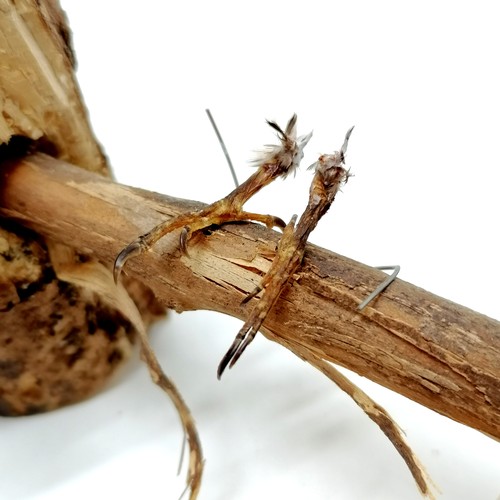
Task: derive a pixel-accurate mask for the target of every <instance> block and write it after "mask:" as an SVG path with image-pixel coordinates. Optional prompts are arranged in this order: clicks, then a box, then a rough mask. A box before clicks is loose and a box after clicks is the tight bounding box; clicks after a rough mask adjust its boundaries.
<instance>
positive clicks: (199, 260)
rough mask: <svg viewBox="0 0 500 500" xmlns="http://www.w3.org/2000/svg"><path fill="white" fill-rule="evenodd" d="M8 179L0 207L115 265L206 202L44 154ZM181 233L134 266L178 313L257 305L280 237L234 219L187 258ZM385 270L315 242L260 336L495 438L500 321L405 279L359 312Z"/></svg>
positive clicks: (199, 241)
mask: <svg viewBox="0 0 500 500" xmlns="http://www.w3.org/2000/svg"><path fill="white" fill-rule="evenodd" d="M1 176H2V177H1V191H0V215H2V216H5V217H9V218H13V219H17V220H18V221H20V222H22V223H23V224H24V225H26V226H28V227H31V228H33V229H35V230H36V231H37V232H39V233H41V234H42V235H44V236H46V237H50V238H51V239H53V240H55V241H59V242H64V243H67V244H71V245H72V246H74V247H75V248H76V249H78V252H80V253H84V254H88V255H89V256H93V257H96V258H97V259H99V260H100V261H102V262H104V263H106V264H107V265H109V266H110V267H111V265H112V262H113V260H114V258H115V256H116V255H117V253H118V252H119V251H120V250H121V249H122V248H123V247H124V246H125V245H126V244H128V243H129V242H130V241H131V240H133V239H135V238H136V237H137V236H138V235H139V234H142V233H144V232H145V231H147V230H149V229H150V228H151V227H153V226H154V225H155V224H157V223H158V222H159V221H161V220H164V219H165V218H168V217H171V216H174V215H177V214H178V213H181V212H184V211H187V210H193V209H198V208H200V207H201V206H202V205H201V204H200V203H197V202H193V201H187V200H181V199H177V198H173V197H169V196H164V195H159V194H156V193H151V192H148V191H144V190H140V189H136V188H131V187H127V186H122V185H119V184H115V183H113V182H111V181H110V180H108V179H105V178H103V177H101V176H98V175H95V174H93V173H91V172H87V171H85V170H83V169H80V168H77V167H74V166H72V165H69V164H67V163H65V162H62V161H59V160H56V159H54V158H51V157H49V156H46V155H43V154H40V153H37V154H35V155H32V156H30V157H27V158H24V159H22V160H18V161H15V162H12V163H11V164H10V166H9V167H8V168H6V169H5V170H3V171H2V173H1ZM178 236H179V235H178V234H177V233H174V234H172V235H169V236H167V237H165V238H164V239H163V240H161V241H160V242H159V243H158V244H157V245H156V246H155V247H154V248H153V249H152V250H151V251H150V252H148V253H147V254H144V255H142V256H140V257H138V258H135V259H132V260H131V261H130V262H129V263H127V266H126V273H127V274H129V275H131V276H132V277H135V278H137V279H140V280H142V281H143V282H145V283H147V285H148V286H149V287H150V288H151V289H152V290H153V291H154V293H155V295H156V296H157V297H158V299H159V300H160V301H161V302H163V304H165V305H166V306H167V307H169V308H173V309H175V310H176V311H179V312H180V311H186V310H194V309H207V310H213V311H220V312H223V313H225V314H230V315H232V316H235V317H237V318H240V319H244V318H245V317H246V314H247V308H248V307H252V303H253V302H250V303H249V304H247V305H246V306H244V307H243V306H241V305H240V302H241V300H242V299H243V298H244V296H245V293H247V292H249V291H251V290H253V289H254V287H255V285H256V284H257V283H258V282H259V280H260V279H261V277H262V275H263V273H265V272H266V270H267V269H268V268H269V266H270V263H271V261H272V258H273V255H274V251H275V246H276V243H277V241H278V239H279V234H278V233H276V232H274V231H271V230H268V229H266V228H264V227H261V226H258V225H255V224H228V225H225V226H224V227H223V228H220V229H217V230H214V231H213V232H212V233H211V234H210V235H204V234H197V235H196V236H195V237H194V238H193V239H192V240H191V241H190V244H189V256H185V255H182V254H181V252H180V251H179V248H178ZM384 277H385V275H384V274H383V273H382V272H380V271H377V270H375V269H373V268H371V267H368V266H365V265H363V264H360V263H358V262H355V261H353V260H350V259H348V258H346V257H342V256H340V255H337V254H335V253H333V252H330V251H328V250H325V249H322V248H318V247H316V246H314V245H308V247H307V251H306V256H305V259H304V262H303V265H302V267H301V268H300V271H299V272H298V273H297V274H296V275H295V276H294V277H293V279H292V280H290V281H289V283H288V285H287V287H286V288H285V290H284V291H283V293H282V294H281V297H280V299H279V300H278V302H277V303H276V305H275V307H274V308H273V310H272V311H271V313H270V315H269V316H268V318H267V319H266V322H265V328H264V329H263V333H264V335H266V336H268V337H269V338H270V339H272V340H274V341H276V342H282V343H283V344H286V345H287V346H288V347H289V346H290V345H292V346H293V345H294V344H295V345H298V346H300V348H305V349H308V350H310V351H312V352H313V353H315V354H316V355H318V356H320V357H321V358H323V359H325V360H328V361H331V362H334V363H337V364H339V365H342V366H345V367H346V368H349V369H351V370H354V371H355V372H357V373H359V374H360V375H363V376H365V377H368V378H370V379H371V380H373V381H375V382H378V383H380V384H381V385H384V386H385V387H388V388H389V389H392V390H394V391H397V392H399V393H400V394H403V395H405V396H407V397H409V398H410V399H413V400H414V401H417V402H419V403H421V404H423V405H425V406H427V407H428V408H431V409H433V410H435V411H437V412H439V413H441V414H443V415H446V416H447V417H450V418H452V419H454V420H456V421H458V422H461V423H463V424H466V425H468V426H470V427H473V428H475V429H478V430H480V431H482V432H484V433H486V434H488V435H489V436H491V437H494V438H497V439H499V438H500V323H499V322H498V321H496V320H494V319H491V318H488V317H486V316H484V315H481V314H479V313H476V312H474V311H472V310H470V309H467V308H466V307H463V306H460V305H458V304H455V303H452V302H450V301H448V300H446V299H443V298H440V297H437V296H436V295H433V294H431V293H429V292H427V291H425V290H422V289H420V288H418V287H416V286H413V285H411V284H409V283H406V282H404V281H402V280H399V279H398V280H396V282H395V283H393V284H392V285H391V286H390V287H389V288H388V289H387V290H386V291H385V292H384V293H383V294H382V295H381V296H379V297H378V298H377V299H376V300H375V301H374V302H372V303H371V304H370V305H369V306H368V307H367V308H366V309H365V310H363V311H362V312H358V311H357V309H356V308H357V306H358V304H359V303H360V302H361V301H362V299H363V298H364V297H365V296H366V295H367V293H369V292H370V291H371V290H372V289H373V288H374V287H375V286H376V285H377V284H378V283H380V281H381V280H382V279H383V278H384ZM254 300H258V299H254ZM235 333H236V332H235ZM214 371H215V367H214Z"/></svg>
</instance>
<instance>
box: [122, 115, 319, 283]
mask: <svg viewBox="0 0 500 500" xmlns="http://www.w3.org/2000/svg"><path fill="white" fill-rule="evenodd" d="M296 122H297V116H296V115H293V116H292V118H291V119H290V120H289V122H288V124H287V127H286V129H285V131H283V130H282V129H281V128H280V127H279V126H278V125H277V124H276V123H274V122H268V124H269V125H270V126H271V127H272V128H273V129H274V130H276V131H277V132H278V138H279V140H280V143H281V144H279V145H277V146H267V147H266V149H265V151H264V152H263V153H262V154H261V155H260V157H259V158H258V160H257V161H256V165H257V171H256V172H255V173H254V174H253V175H251V176H250V177H249V178H248V179H247V180H246V181H245V182H243V183H242V184H241V185H240V186H238V187H237V188H236V189H234V190H233V191H232V192H231V193H229V195H227V196H226V197H225V198H222V199H221V200H218V201H216V202H215V203H212V204H211V205H209V206H207V207H206V208H204V209H202V210H199V211H196V212H191V213H187V214H181V215H179V216H177V217H174V218H173V219H170V220H169V221H166V222H163V223H161V224H159V225H158V226H156V227H155V228H153V229H152V230H151V231H149V232H148V233H146V234H144V235H142V236H140V237H139V238H137V239H136V240H135V241H133V242H132V243H130V244H129V245H128V246H127V247H125V248H124V249H123V250H122V251H121V252H120V253H119V254H118V257H117V258H116V260H115V263H114V269H113V275H114V279H115V282H116V281H117V280H118V278H119V276H120V273H121V271H122V269H123V267H124V266H125V263H126V262H127V261H128V260H129V259H130V258H132V257H137V256H138V255H141V254H142V253H144V252H145V251H147V250H149V249H150V248H151V247H152V246H153V245H154V244H155V243H156V242H157V241H158V240H160V239H161V238H162V237H163V236H165V235H166V234H168V233H171V232H172V231H175V230H177V229H182V233H181V236H180V246H181V248H182V250H183V251H184V252H185V253H186V252H187V242H188V240H189V237H190V235H191V234H192V233H194V232H196V231H199V230H201V229H204V228H206V227H209V226H211V225H213V224H216V225H221V224H224V223H227V222H232V221H242V220H254V221H256V222H262V223H264V224H266V226H267V227H274V226H278V227H284V226H285V223H284V222H283V221H282V220H281V219H280V218H278V217H274V216H270V215H261V214H254V213H250V212H244V211H243V209H242V208H243V205H244V204H245V202H247V201H248V200H249V199H250V198H251V197H252V196H253V195H254V194H255V193H257V192H258V191H260V189H262V188H263V187H264V186H266V185H267V184H269V183H270V182H272V181H273V180H274V179H276V178H278V177H283V178H284V177H286V176H287V175H288V174H290V173H292V172H294V171H295V169H296V168H297V167H298V166H299V164H300V161H301V160H302V157H303V156H304V154H303V149H304V147H305V146H306V144H307V142H308V141H309V139H310V138H311V135H312V133H310V134H308V135H306V136H302V137H299V138H297V133H296Z"/></svg>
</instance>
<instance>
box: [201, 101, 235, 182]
mask: <svg viewBox="0 0 500 500" xmlns="http://www.w3.org/2000/svg"><path fill="white" fill-rule="evenodd" d="M205 111H206V113H207V115H208V119H209V120H210V123H211V124H212V127H213V128H214V131H215V135H216V136H217V139H219V144H220V147H221V148H222V151H224V155H225V157H226V160H227V164H228V165H229V170H231V175H232V176H233V181H234V185H235V186H236V187H238V186H239V185H240V183H239V182H238V178H237V177H236V172H235V170H234V167H233V162H232V161H231V158H230V156H229V153H228V152H227V149H226V145H225V144H224V141H223V140H222V137H221V135H220V133H219V129H218V128H217V125H216V124H215V120H214V119H213V116H212V113H210V110H209V109H208V108H207V109H206V110H205Z"/></svg>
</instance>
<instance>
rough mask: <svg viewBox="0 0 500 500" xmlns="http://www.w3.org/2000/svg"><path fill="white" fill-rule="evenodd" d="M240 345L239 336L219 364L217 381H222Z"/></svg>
mask: <svg viewBox="0 0 500 500" xmlns="http://www.w3.org/2000/svg"><path fill="white" fill-rule="evenodd" d="M239 344H240V339H239V338H238V336H237V337H236V338H235V339H234V342H233V344H232V345H231V347H230V348H229V350H228V351H227V352H226V354H224V357H223V358H222V360H221V362H220V363H219V366H218V368H217V379H218V380H220V378H221V377H222V374H223V373H224V370H225V369H226V367H227V365H228V364H229V363H230V362H231V359H232V357H233V356H234V353H235V352H236V351H237V350H238V346H239Z"/></svg>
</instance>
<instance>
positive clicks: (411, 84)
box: [0, 0, 500, 500]
mask: <svg viewBox="0 0 500 500" xmlns="http://www.w3.org/2000/svg"><path fill="white" fill-rule="evenodd" d="M62 3H63V7H64V8H65V9H66V11H67V13H68V16H69V20H70V24H71V26H72V28H73V31H74V44H75V49H76V52H77V57H78V61H79V69H78V78H79V81H80V85H81V87H82V92H83V94H84V97H85V100H86V103H87V105H88V107H89V110H90V115H91V119H92V123H93V126H94V129H95V132H96V135H97V136H98V138H99V140H100V141H101V142H102V144H103V145H104V147H105V150H106V152H107V154H108V156H109V158H110V162H111V164H112V165H113V168H114V172H115V175H116V177H117V179H118V180H119V181H120V182H123V183H126V184H132V185H136V186H140V187H144V188H148V189H152V190H156V191H160V192H164V193H167V194H171V195H175V196H179V197H185V198H191V199H198V200H201V201H206V202H211V201H214V200H215V199H218V198H220V197H222V196H224V195H225V194H226V193H228V192H229V191H230V190H231V189H232V187H233V186H232V179H231V176H230V174H229V171H228V170H227V167H226V164H225V161H224V157H223V155H222V153H221V151H220V148H219V145H218V143H217V140H216V138H215V135H214V133H213V131H212V129H211V127H210V124H209V122H208V120H207V118H206V116H205V112H204V109H205V108H206V107H209V108H211V110H212V113H213V114H214V117H215V119H216V121H217V123H218V125H219V128H220V130H221V133H222V134H223V137H224V139H225V142H226V145H227V147H228V149H229V151H230V153H231V155H232V159H233V162H234V164H235V165H236V168H237V173H238V176H239V178H240V180H243V179H244V178H246V176H248V175H249V174H250V173H251V170H250V167H248V165H247V160H248V159H249V158H250V157H251V154H252V150H254V149H257V148H259V147H260V146H261V145H263V144H265V143H270V142H273V141H274V135H273V132H272V131H271V130H270V129H269V128H268V127H267V126H266V125H265V123H264V119H265V118H270V119H275V120H277V121H278V122H279V123H280V124H282V125H285V123H286V121H287V119H288V118H289V117H290V116H291V114H292V113H293V112H297V114H298V116H299V121H298V124H299V132H300V133H306V132H308V131H309V130H311V129H314V136H313V138H312V140H311V142H310V143H309V146H308V147H307V150H306V157H305V158H304V162H303V168H302V169H301V172H300V173H299V174H297V176H296V178H295V179H293V178H292V179H288V180H287V181H286V182H284V183H283V182H281V181H277V182H276V183H275V184H274V185H273V186H271V187H269V188H267V189H266V190H264V191H263V192H262V193H260V194H259V195H258V196H256V197H255V199H254V200H252V201H251V202H250V203H249V204H248V208H250V209H253V210H254V211H260V212H264V213H275V214H277V215H279V216H281V217H282V218H284V219H285V220H288V219H289V218H290V216H291V215H292V214H293V213H300V212H301V211H302V209H303V207H304V206H305V203H306V199H307V191H308V188H309V182H310V179H311V173H310V172H307V171H306V169H305V166H307V165H309V164H310V163H312V162H313V161H315V159H316V158H317V156H318V154H320V153H329V152H332V151H333V150H335V149H338V148H339V147H340V145H341V144H342V141H343V137H344V134H345V131H346V130H347V128H348V127H350V126H351V125H353V124H354V125H356V128H355V130H354V132H353V135H352V137H351V142H350V144H349V150H348V154H347V164H348V166H350V167H351V169H352V172H353V173H354V174H355V177H353V178H352V179H350V181H349V183H348V184H347V185H346V187H345V188H344V190H343V193H342V194H340V195H339V196H338V197H337V200H336V201H335V203H334V206H333V207H332V209H331V210H330V212H329V213H328V215H327V216H326V217H325V218H324V220H323V221H322V222H321V223H320V225H319V227H318V229H317V230H316V231H315V232H314V233H313V235H312V238H311V240H312V241H313V242H314V243H316V244H319V245H322V246H324V247H326V248H329V249H331V250H334V251H336V252H338V253H341V254H344V255H346V256H349V257H351V258H354V259H357V260H360V261H362V262H365V263H368V264H372V265H382V264H391V263H398V264H400V265H401V266H402V271H401V274H400V277H401V278H402V279H404V280H407V281H410V282H412V283H414V284H416V285H419V286H422V287H423V288H426V289H428V290H430V291H432V292H434V293H437V294H439V295H442V296H444V297H447V298H448V299H451V300H454V301H456V302H459V303H461V304H464V305H467V306H468V307H471V308H472V309H475V310H477V311H480V312H482V313H485V314H487V315H489V316H492V317H494V318H497V319H500V310H499V300H498V299H499V292H498V283H499V282H500V270H499V264H498V255H499V253H500V244H499V242H498V214H499V210H500V197H499V196H498V189H499V185H500V174H499V171H500V155H499V149H498V143H499V137H500V98H499V88H500V77H499V73H498V71H499V47H500V34H499V29H498V19H499V17H498V12H497V7H496V6H497V4H496V2H483V1H478V2H450V1H442V2H435V1H434V2H430V1H420V2H411V3H410V2H395V1H394V2H389V1H377V2H366V1H365V2H363V1H351V2H339V1H336V2H319V1H310V0H309V1H307V2H294V1H288V2H277V1H267V2H263V1H256V0H254V1H253V2H245V3H242V2H220V1H214V0H213V1H209V2H202V1H190V2H189V1H185V2H160V1H156V2H155V1H142V2H127V1H123V2H113V1H108V2H98V1H95V0H93V1H86V2H81V1H76V0H66V1H63V2H62ZM143 229H144V230H146V229H148V228H143ZM239 326H240V322H239V321H237V320H235V319H233V318H228V317H224V316H221V315H217V314H215V313H208V312H199V313H189V314H188V313H185V314H182V315H180V316H179V315H176V314H174V313H171V314H169V316H168V319H167V320H166V321H164V322H161V323H158V324H157V325H156V327H155V328H154V330H153V334H152V338H153V342H154V345H155V348H156V349H157V352H158V355H159V357H160V359H161V362H162V363H163V366H164V367H165V370H166V372H167V373H168V374H169V375H170V376H171V377H172V378H173V379H174V380H175V382H176V383H177V385H178V387H179V389H180V390H181V392H182V393H183V394H184V396H185V398H186V400H187V402H188V404H189V405H190V407H191V409H192V411H193V414H194V415H195V417H196V420H197V424H198V426H199V431H200V434H201V438H202V442H203V446H204V452H205V456H206V472H205V476H204V479H203V486H202V491H201V495H200V498H201V499H202V500H225V499H236V500H243V499H255V498H262V499H270V498H289V499H295V498H301V499H302V498H308V499H320V500H322V499H330V498H335V499H346V500H348V499H367V498H369V499H404V500H405V499H417V498H419V495H418V493H417V490H416V488H415V486H414V483H413V480H412V478H411V477H410V474H409V473H408V471H407V470H406V468H405V465H404V464H403V461H402V460H401V459H400V457H399V455H398V454H397V453H396V451H395V450H394V449H393V448H392V446H391V445H390V444H389V442H388V441H387V440H386V438H385V437H384V436H383V435H382V433H381V432H380V431H379V429H378V428H377V427H376V426H375V425H374V424H373V423H372V422H371V421H370V420H369V419H368V418H367V417H366V416H365V415H364V414H363V413H362V412H361V411H360V410H359V409H358V408H357V407H356V405H355V404H354V403H353V402H352V401H351V400H350V399H349V398H348V397H346V396H345V395H344V394H343V393H341V392H340V391H339V390H338V389H337V388H336V387H335V386H334V385H333V384H332V383H330V382H329V381H328V380H326V379H325V378H324V377H323V376H322V375H320V374H319V373H317V372H315V370H314V369H312V368H310V367H308V366H307V365H306V364H304V363H302V362H300V361H299V360H298V359H297V358H295V357H294V356H293V355H292V354H290V353H288V352H286V351H285V350H284V349H282V348H280V347H279V346H276V345H273V344H272V343H271V342H269V341H267V340H265V339H262V338H260V337H259V338H257V340H256V341H255V342H254V343H253V344H252V346H251V348H250V349H248V351H247V352H246V353H245V355H244V356H243V358H242V359H241V360H240V362H239V363H238V365H237V366H236V367H235V369H233V370H231V371H230V372H228V373H226V374H225V376H224V377H223V380H222V381H221V382H218V381H217V380H216V376H215V371H216V367H217V364H218V362H219V360H220V358H221V356H222V355H223V354H224V352H225V351H226V349H227V347H228V346H229V344H230V342H231V341H232V339H233V337H234V335H235V334H236V332H237V330H238V329H239ZM355 379H356V381H359V383H360V384H361V385H362V386H363V387H364V388H365V389H366V390H367V391H368V392H369V393H370V395H371V396H372V397H374V398H375V399H376V400H377V401H378V402H379V403H381V404H382V405H384V406H385V407H386V408H387V409H388V410H389V411H390V413H391V414H392V415H393V416H394V417H395V419H396V420H397V421H398V423H399V424H400V425H401V427H402V428H403V429H404V430H405V431H406V433H407V436H408V439H409V441H410V443H411V444H412V446H413V448H414V450H415V451H416V452H417V454H418V455H419V457H420V459H421V461H422V462H423V463H424V464H425V465H426V466H427V469H428V471H429V473H430V474H431V476H432V477H433V479H434V481H435V483H436V484H437V485H438V487H439V488H440V490H441V492H442V498H445V499H451V500H462V499H463V500H468V499H472V498H474V499H481V500H495V499H498V498H500V446H499V444H498V443H496V442H494V441H493V440H491V439H489V438H487V437H485V436H483V435H481V434H479V433H478V432H475V431H473V430H471V429H468V428H466V427H464V426H461V425H459V424H456V423H454V422H452V421H450V420H448V419H446V418H444V417H441V416H439V415H437V414H435V413H433V412H432V411H430V410H427V409H425V408H423V407H420V406H419V405H416V404H414V403H412V402H410V401H408V400H406V399H405V398H403V397H401V396H398V395H397V394H393V393H390V392H389V391H387V390H385V389H382V388H380V387H377V386H375V385H374V384H372V383H370V382H369V381H366V380H359V379H358V378H357V377H355ZM0 432H1V437H0V440H1V443H2V445H1V447H0V477H1V486H0V497H1V498H2V499H4V498H5V499H9V500H10V499H37V500H42V499H44V500H47V499H68V498H72V499H84V498H85V499H87V498H96V499H100V498H120V499H137V498H148V499H149V498H152V499H155V498H168V499H177V498H178V496H179V494H180V493H181V491H182V489H183V482H184V475H181V476H180V477H176V467H177V461H178V458H179V451H180V445H181V432H180V427H179V424H178V420H177V417H176V415H175V412H174V410H173V408H172V406H171V405H170V403H169V402H168V401H167V400H166V399H165V397H164V396H163V394H162V393H161V392H160V391H159V390H157V389H156V387H154V386H153V384H152V383H151V382H150V381H149V378H148V374H147V370H146V369H145V367H144V366H142V365H141V364H140V362H139V361H138V360H137V359H136V360H135V361H132V362H131V363H130V364H129V365H128V367H127V368H126V369H125V370H124V372H122V374H121V377H119V378H117V379H116V380H115V381H114V383H113V384H110V385H109V386H108V388H107V389H106V390H105V391H104V392H102V393H101V394H99V395H98V396H96V397H95V398H93V399H91V400H89V401H86V402H84V403H81V404H78V405H75V406H73V407H69V408H65V409H62V410H60V411H57V412H54V413H51V414H46V415H39V416H34V417H29V418H23V419H3V420H2V422H1V427H0Z"/></svg>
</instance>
